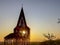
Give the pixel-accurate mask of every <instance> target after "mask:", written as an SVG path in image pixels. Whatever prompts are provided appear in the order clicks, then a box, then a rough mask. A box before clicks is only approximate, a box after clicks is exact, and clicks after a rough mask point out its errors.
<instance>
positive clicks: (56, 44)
mask: <svg viewBox="0 0 60 45" xmlns="http://www.w3.org/2000/svg"><path fill="white" fill-rule="evenodd" d="M0 45H4V42H0ZM30 45H60V40H49V41H44V42H31V43H30Z"/></svg>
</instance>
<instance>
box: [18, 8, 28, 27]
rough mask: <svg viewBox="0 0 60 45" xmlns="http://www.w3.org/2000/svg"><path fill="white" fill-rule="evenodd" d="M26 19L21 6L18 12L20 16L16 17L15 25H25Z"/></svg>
mask: <svg viewBox="0 0 60 45" xmlns="http://www.w3.org/2000/svg"><path fill="white" fill-rule="evenodd" d="M26 25H27V24H26V20H25V16H24V11H23V7H22V8H21V12H20V16H19V19H18V23H17V26H26Z"/></svg>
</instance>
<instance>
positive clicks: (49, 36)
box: [43, 33, 55, 40]
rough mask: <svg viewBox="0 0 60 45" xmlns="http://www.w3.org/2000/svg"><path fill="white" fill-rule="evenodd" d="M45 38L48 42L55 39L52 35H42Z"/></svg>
mask: <svg viewBox="0 0 60 45" xmlns="http://www.w3.org/2000/svg"><path fill="white" fill-rule="evenodd" d="M43 35H44V37H45V38H47V39H48V40H53V39H54V38H55V36H54V35H53V34H50V33H48V34H43Z"/></svg>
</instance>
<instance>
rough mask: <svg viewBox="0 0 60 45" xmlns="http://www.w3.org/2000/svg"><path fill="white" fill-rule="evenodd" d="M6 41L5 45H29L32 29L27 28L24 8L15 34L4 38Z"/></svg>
mask: <svg viewBox="0 0 60 45" xmlns="http://www.w3.org/2000/svg"><path fill="white" fill-rule="evenodd" d="M4 39H5V41H4V42H5V43H4V44H5V45H29V42H30V28H29V27H28V26H27V23H26V19H25V15H24V10H23V7H22V8H21V12H20V15H19V19H18V22H17V25H16V27H15V28H14V32H13V33H11V34H9V35H7V36H6V37H4Z"/></svg>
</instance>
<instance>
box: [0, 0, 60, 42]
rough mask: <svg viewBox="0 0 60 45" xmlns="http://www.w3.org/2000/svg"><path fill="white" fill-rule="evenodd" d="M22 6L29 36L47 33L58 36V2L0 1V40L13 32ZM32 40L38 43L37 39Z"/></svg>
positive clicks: (50, 0)
mask: <svg viewBox="0 0 60 45" xmlns="http://www.w3.org/2000/svg"><path fill="white" fill-rule="evenodd" d="M22 4H23V9H24V13H25V17H26V21H27V25H28V26H29V27H30V28H31V34H33V35H38V36H39V37H40V35H42V36H43V33H48V32H50V33H54V34H55V35H59V33H60V24H58V23H57V22H58V18H60V0H0V35H1V34H2V37H1V38H3V37H4V36H6V35H7V34H9V33H11V32H13V29H14V27H15V26H16V24H17V21H18V18H19V13H20V10H21V7H22ZM59 36H60V35H59ZM57 37H58V36H57ZM40 38H41V37H40ZM33 39H34V40H35V39H36V40H37V41H39V40H38V39H39V38H38V37H35V38H33ZM36 40H35V41H36ZM42 40H43V39H42Z"/></svg>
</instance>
